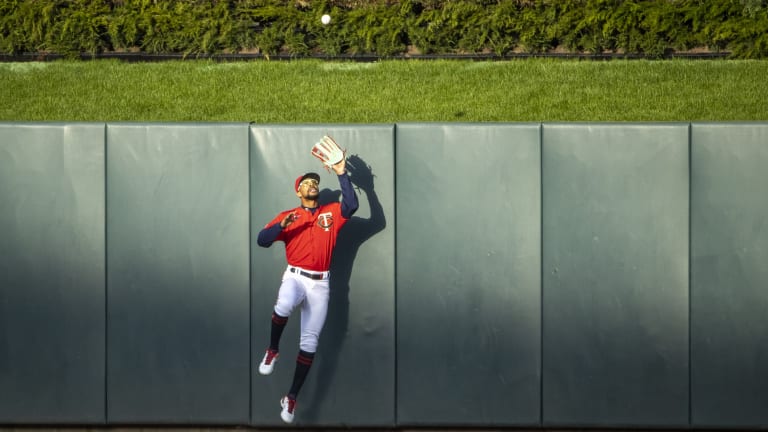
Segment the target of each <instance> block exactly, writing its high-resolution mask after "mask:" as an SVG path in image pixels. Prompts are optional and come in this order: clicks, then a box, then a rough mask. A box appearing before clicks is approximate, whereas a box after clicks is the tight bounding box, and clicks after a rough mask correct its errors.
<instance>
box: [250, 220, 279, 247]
mask: <svg viewBox="0 0 768 432" xmlns="http://www.w3.org/2000/svg"><path fill="white" fill-rule="evenodd" d="M282 230H283V229H282V228H281V227H280V222H277V223H275V224H274V225H270V226H268V227H266V228H264V229H262V230H261V231H259V236H258V237H257V238H256V244H258V245H259V246H261V247H270V246H272V243H274V241H275V240H277V236H279V235H280V232H281V231H282Z"/></svg>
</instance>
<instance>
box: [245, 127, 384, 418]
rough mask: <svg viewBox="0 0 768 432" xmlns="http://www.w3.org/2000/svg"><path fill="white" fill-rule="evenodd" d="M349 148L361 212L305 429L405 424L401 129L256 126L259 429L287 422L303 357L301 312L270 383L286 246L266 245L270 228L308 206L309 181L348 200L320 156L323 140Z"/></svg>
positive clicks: (336, 274) (303, 414)
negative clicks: (310, 176) (397, 152)
mask: <svg viewBox="0 0 768 432" xmlns="http://www.w3.org/2000/svg"><path fill="white" fill-rule="evenodd" d="M326 134H328V135H331V136H333V137H334V139H336V141H337V142H338V143H339V144H340V145H341V146H342V147H343V148H346V149H347V155H348V162H347V166H348V171H349V172H350V175H351V179H352V184H353V185H354V186H355V189H356V191H357V196H358V200H359V202H360V208H359V210H358V211H357V213H355V215H354V216H353V218H352V219H351V220H350V221H349V222H347V224H346V225H345V226H344V228H342V231H341V233H340V234H339V238H338V243H337V246H336V251H335V252H334V256H333V262H332V265H331V298H330V301H329V306H328V317H327V319H326V322H325V328H324V329H323V332H322V334H321V336H320V343H319V346H318V351H317V356H316V357H315V361H314V363H313V365H312V369H311V370H310V372H309V376H308V378H307V380H306V383H305V385H304V387H303V388H302V390H301V393H300V395H299V398H298V408H297V415H296V425H297V426H299V427H301V426H376V427H391V426H393V425H394V423H395V408H394V405H395V395H394V392H395V342H394V338H395V333H394V330H395V328H394V317H395V310H394V308H395V302H394V296H395V283H394V281H395V268H394V263H395V261H394V227H395V224H394V219H395V215H394V199H395V190H394V155H393V140H394V127H393V126H391V125H381V126H378V125H349V126H345V125H327V126H326V125H305V126H269V125H254V126H252V127H251V218H252V220H251V224H252V230H251V244H252V246H251V247H252V255H251V257H252V258H251V280H252V289H253V296H252V313H253V317H252V322H253V327H252V335H253V336H252V349H253V359H254V361H253V368H254V370H253V373H252V376H253V389H254V391H253V397H252V424H253V425H257V426H274V425H282V421H281V420H280V406H279V404H278V401H279V399H280V398H281V397H282V396H283V395H285V393H287V391H288V389H289V387H290V385H291V380H292V377H293V372H294V368H295V363H296V362H295V359H296V355H297V353H298V349H299V347H298V344H299V339H298V329H299V321H300V313H299V311H294V313H293V315H292V316H291V318H290V319H289V321H288V326H287V328H286V330H285V333H284V334H283V337H282V340H281V343H280V356H281V360H280V362H279V363H278V364H277V365H276V368H275V372H273V374H272V375H269V376H266V377H265V376H261V375H259V374H258V371H257V369H256V368H258V362H259V361H260V360H261V357H262V356H263V355H264V350H265V349H266V348H267V345H268V343H269V328H270V327H269V326H270V316H271V313H272V308H273V306H274V303H275V300H276V298H277V291H278V288H279V286H280V277H281V275H282V273H283V271H284V270H285V267H286V262H285V248H284V245H283V243H282V242H276V243H275V244H273V245H272V246H271V247H270V248H269V249H264V248H261V247H259V246H258V245H257V244H256V236H257V235H258V233H259V231H260V230H261V229H262V228H263V227H264V225H265V224H266V223H267V222H269V221H270V220H272V218H273V217H275V215H277V214H278V213H279V212H280V211H283V210H287V209H290V208H294V207H296V206H298V205H299V200H298V198H297V197H296V195H295V193H294V191H293V190H292V189H293V184H294V180H295V179H296V177H297V176H299V175H300V174H303V173H305V172H308V171H314V172H317V173H319V174H320V177H321V182H320V188H321V201H324V202H325V201H330V200H338V199H339V193H340V188H339V182H338V179H337V177H336V174H335V173H329V172H327V171H326V170H325V169H323V166H322V165H321V164H320V162H319V161H318V160H317V159H315V158H314V157H313V156H311V154H310V149H311V147H312V145H313V144H314V143H315V142H317V141H318V140H319V139H320V138H321V137H322V136H323V135H326Z"/></svg>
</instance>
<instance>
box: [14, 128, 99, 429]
mask: <svg viewBox="0 0 768 432" xmlns="http://www.w3.org/2000/svg"><path fill="white" fill-rule="evenodd" d="M104 328H105V318H104V125H103V124H95V123H80V124H56V123H23V124H19V123H3V124H0V423H16V424H18V423H33V424H38V423H55V424H64V423H101V422H103V421H104V420H105V418H104V356H105V353H104V348H105V347H104V331H105V330H104Z"/></svg>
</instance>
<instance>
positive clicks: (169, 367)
mask: <svg viewBox="0 0 768 432" xmlns="http://www.w3.org/2000/svg"><path fill="white" fill-rule="evenodd" d="M107 195H108V198H107V242H108V243H107V244H108V247H107V263H108V271H107V292H108V297H107V298H108V304H107V307H108V308H107V317H108V318H107V319H108V327H107V330H108V335H107V338H108V343H107V348H108V349H107V366H108V367H107V373H108V377H107V380H108V381H107V383H108V394H107V402H108V407H107V408H108V411H107V412H108V420H109V421H110V422H111V423H152V424H158V423H182V424H200V423H202V424H207V423H217V424H218V423H224V424H245V423H247V422H248V417H249V410H248V400H249V395H250V386H249V376H250V366H249V354H250V353H249V345H250V344H249V342H250V341H249V322H250V321H249V319H250V311H249V307H248V302H249V277H248V276H249V275H248V269H249V264H248V254H249V245H248V229H249V225H248V124H176V125H173V124H164V125H161V126H158V125H151V124H108V125H107Z"/></svg>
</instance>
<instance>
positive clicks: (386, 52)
mask: <svg viewBox="0 0 768 432" xmlns="http://www.w3.org/2000/svg"><path fill="white" fill-rule="evenodd" d="M324 13H329V14H331V16H332V22H331V23H330V24H328V25H322V24H321V23H320V16H321V15H322V14H324ZM767 35H768V0H740V1H738V2H737V1H735V0H708V1H703V0H572V1H563V2H558V1H552V0H504V1H502V0H496V1H493V0H456V1H445V0H400V1H397V0H369V1H365V0H319V1H309V0H290V1H286V0H163V1H160V0H51V1H42V0H4V1H0V51H2V52H5V53H23V52H31V53H47V52H55V53H61V54H65V55H68V56H77V55H81V54H83V53H86V54H96V53H101V52H106V51H141V52H146V53H183V54H185V55H189V56H195V55H199V54H216V53H224V52H231V53H236V52H243V51H249V52H254V51H256V52H260V53H263V54H265V55H267V56H270V55H276V54H281V53H282V54H290V55H294V56H308V55H312V54H325V55H353V56H354V55H362V54H372V55H377V56H383V57H387V56H401V55H405V54H408V53H410V52H417V53H421V54H469V53H488V54H493V55H496V56H505V55H507V54H509V53H511V52H513V51H519V52H529V53H546V52H551V51H553V50H558V51H561V52H563V51H564V52H571V53H594V54H599V53H603V52H619V53H626V54H644V55H648V56H652V57H662V56H664V55H666V54H668V53H669V52H672V51H681V50H689V49H692V48H705V49H709V50H711V51H727V52H730V53H731V55H732V56H733V57H735V58H764V57H766V55H767V54H768V53H767V50H768V48H767V47H766V45H768V36H767Z"/></svg>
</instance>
